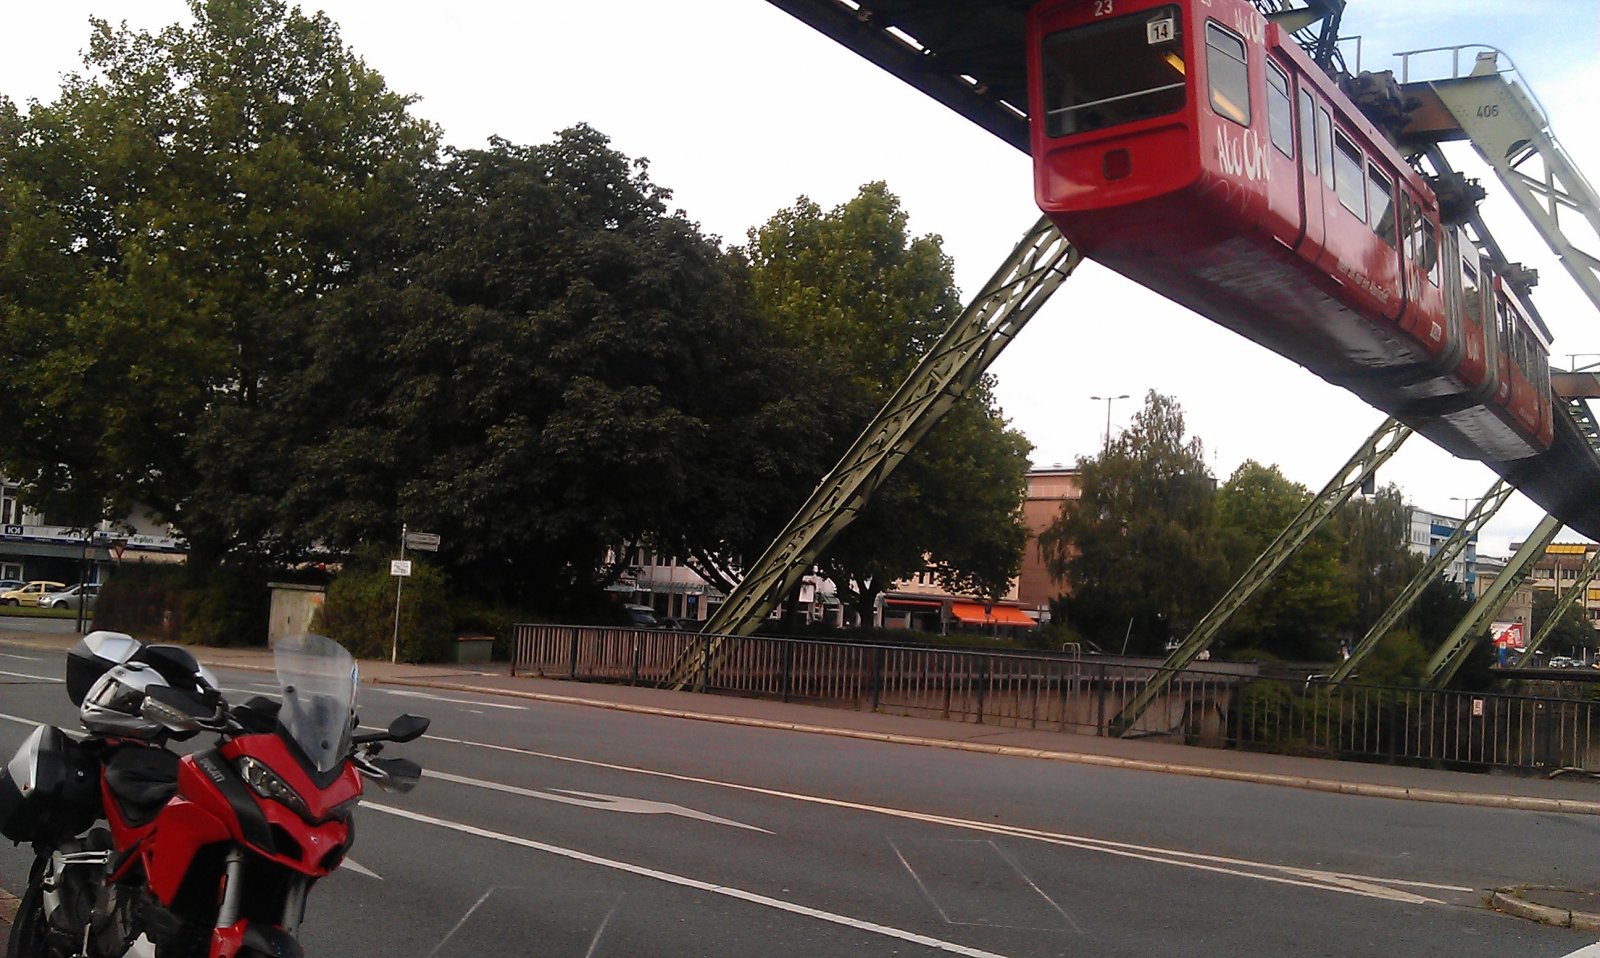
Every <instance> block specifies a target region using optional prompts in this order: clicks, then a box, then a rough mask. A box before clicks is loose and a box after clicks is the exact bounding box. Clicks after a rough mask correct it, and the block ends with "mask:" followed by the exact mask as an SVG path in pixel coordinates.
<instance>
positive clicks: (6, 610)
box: [0, 605, 94, 619]
mask: <svg viewBox="0 0 1600 958" xmlns="http://www.w3.org/2000/svg"><path fill="white" fill-rule="evenodd" d="M8 615H9V616H12V617H15V618H23V619H30V618H31V619H76V618H77V617H78V610H77V609H41V608H39V607H38V606H33V605H0V616H8ZM89 617H90V618H91V619H92V618H94V613H93V612H91V613H89Z"/></svg>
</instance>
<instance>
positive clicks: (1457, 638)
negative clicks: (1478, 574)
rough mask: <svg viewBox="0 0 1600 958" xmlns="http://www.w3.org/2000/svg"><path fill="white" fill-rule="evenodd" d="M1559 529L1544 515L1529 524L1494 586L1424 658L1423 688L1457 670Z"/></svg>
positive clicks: (1446, 680) (1439, 683)
mask: <svg viewBox="0 0 1600 958" xmlns="http://www.w3.org/2000/svg"><path fill="white" fill-rule="evenodd" d="M1560 531H1561V520H1560V519H1557V518H1556V517H1555V516H1551V515H1546V516H1545V517H1544V518H1543V519H1540V520H1539V524H1538V525H1537V526H1534V527H1533V534H1532V535H1530V536H1529V537H1528V541H1526V542H1524V543H1523V544H1522V548H1520V549H1518V550H1517V554H1516V555H1514V556H1512V557H1511V561H1510V562H1507V563H1506V567H1505V571H1503V572H1501V573H1500V576H1499V578H1497V579H1495V580H1494V585H1491V586H1490V587H1489V588H1488V589H1486V590H1484V593H1483V595H1482V596H1480V597H1479V598H1478V601H1477V603H1476V604H1474V605H1473V607H1472V608H1471V610H1469V611H1468V612H1467V614H1466V616H1465V617H1464V618H1463V619H1462V620H1461V622H1460V624H1458V625H1457V626H1456V627H1455V629H1454V630H1453V631H1452V632H1451V633H1450V635H1449V636H1448V637H1447V638H1446V639H1445V640H1444V642H1443V643H1441V644H1440V646H1439V648H1438V650H1437V651H1435V652H1434V653H1433V658H1431V659H1429V660H1428V665H1427V668H1426V669H1425V670H1424V674H1423V679H1422V684H1423V686H1424V687H1426V688H1434V689H1437V688H1443V687H1444V686H1445V685H1446V684H1447V683H1449V681H1450V680H1451V679H1453V678H1455V674H1456V673H1457V672H1459V671H1460V670H1461V664H1462V663H1463V662H1465V661H1466V660H1467V656H1468V655H1469V654H1471V652H1472V645H1473V643H1474V642H1476V641H1477V640H1478V639H1480V638H1482V637H1483V635H1484V632H1485V630H1486V629H1488V628H1489V622H1490V621H1491V620H1492V619H1493V618H1494V617H1495V615H1496V614H1498V613H1499V611H1500V609H1501V607H1502V606H1504V605H1505V604H1506V600H1507V599H1509V598H1511V594H1512V593H1513V592H1515V591H1516V590H1517V586H1519V585H1521V584H1522V583H1523V582H1524V581H1525V580H1526V579H1527V578H1528V576H1529V574H1531V573H1532V572H1533V564H1534V563H1535V562H1537V561H1538V560H1539V557H1540V556H1542V555H1544V550H1545V547H1546V546H1548V545H1549V544H1550V541H1551V540H1552V539H1554V538H1555V537H1556V533H1558V532H1560Z"/></svg>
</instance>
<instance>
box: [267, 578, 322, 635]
mask: <svg viewBox="0 0 1600 958" xmlns="http://www.w3.org/2000/svg"><path fill="white" fill-rule="evenodd" d="M267 588H269V589H271V590H272V611H271V613H270V615H269V617H268V620H267V646H268V647H269V648H270V647H271V646H274V645H276V644H277V643H278V640H279V639H281V638H283V637H284V636H286V635H300V634H301V633H304V632H310V631H311V618H312V616H314V615H316V613H317V610H318V609H320V608H322V602H323V600H324V599H325V598H327V590H326V589H324V588H323V587H322V586H320V585H300V584H298V583H294V582H269V583H267Z"/></svg>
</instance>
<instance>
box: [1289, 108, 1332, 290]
mask: <svg viewBox="0 0 1600 958" xmlns="http://www.w3.org/2000/svg"><path fill="white" fill-rule="evenodd" d="M1299 79H1300V83H1299V87H1298V89H1297V90H1296V91H1295V93H1296V96H1295V107H1296V111H1297V115H1296V117H1295V119H1296V120H1297V121H1298V127H1299V131H1300V175H1299V177H1298V180H1299V183H1300V223H1301V227H1302V229H1301V232H1300V245H1299V247H1298V250H1299V253H1300V256H1301V258H1302V259H1304V260H1306V261H1307V262H1310V263H1315V262H1316V261H1317V259H1318V258H1320V257H1321V256H1322V251H1323V249H1324V245H1323V243H1324V234H1323V221H1322V196H1323V187H1322V166H1321V164H1322V153H1323V151H1322V148H1321V141H1319V140H1318V135H1319V134H1318V129H1317V101H1316V98H1315V97H1313V96H1312V93H1311V88H1310V86H1309V85H1307V84H1306V82H1305V78H1304V77H1301V78H1299ZM1321 136H1322V137H1323V139H1324V140H1325V139H1326V138H1327V136H1328V134H1327V133H1322V134H1321Z"/></svg>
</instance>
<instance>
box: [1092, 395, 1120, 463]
mask: <svg viewBox="0 0 1600 958" xmlns="http://www.w3.org/2000/svg"><path fill="white" fill-rule="evenodd" d="M1089 398H1090V399H1092V400H1093V401H1095V402H1103V403H1105V404H1106V442H1105V447H1104V450H1103V451H1106V452H1109V451H1110V450H1111V404H1112V403H1114V402H1116V401H1117V400H1118V399H1127V398H1128V394H1127V393H1123V394H1122V395H1120V396H1090V397H1089Z"/></svg>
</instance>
